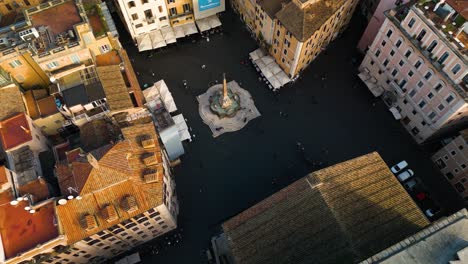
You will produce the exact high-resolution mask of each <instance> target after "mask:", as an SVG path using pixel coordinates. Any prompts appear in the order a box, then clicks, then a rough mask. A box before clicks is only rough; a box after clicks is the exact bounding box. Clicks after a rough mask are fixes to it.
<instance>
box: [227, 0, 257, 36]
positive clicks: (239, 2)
mask: <svg viewBox="0 0 468 264" xmlns="http://www.w3.org/2000/svg"><path fill="white" fill-rule="evenodd" d="M231 5H232V7H233V9H234V10H236V12H238V13H239V15H240V17H241V19H242V21H244V22H245V25H246V26H247V27H248V28H249V29H250V30H251V31H254V30H255V20H256V19H255V8H256V7H257V6H258V5H257V4H256V0H232V1H231Z"/></svg>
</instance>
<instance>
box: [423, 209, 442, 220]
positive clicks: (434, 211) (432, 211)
mask: <svg viewBox="0 0 468 264" xmlns="http://www.w3.org/2000/svg"><path fill="white" fill-rule="evenodd" d="M439 212H440V208H439V207H435V208H429V209H427V210H426V211H424V214H425V215H426V216H427V217H428V218H432V217H434V216H435V215H436V214H438V213H439Z"/></svg>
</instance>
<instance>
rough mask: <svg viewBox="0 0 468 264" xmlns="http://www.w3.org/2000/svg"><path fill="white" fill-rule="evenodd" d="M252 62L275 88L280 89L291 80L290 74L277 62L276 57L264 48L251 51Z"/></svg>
mask: <svg viewBox="0 0 468 264" xmlns="http://www.w3.org/2000/svg"><path fill="white" fill-rule="evenodd" d="M249 57H250V59H251V60H252V62H253V63H254V64H255V65H256V67H258V69H257V70H259V71H260V72H261V73H262V75H263V76H264V77H265V78H266V79H267V80H268V83H269V85H270V86H271V88H273V89H274V90H278V89H280V88H281V87H282V86H284V85H285V84H287V83H289V82H291V79H290V78H289V77H288V75H287V74H286V73H285V72H284V71H283V70H282V69H281V67H280V66H279V65H278V63H276V61H275V58H273V57H272V56H270V55H267V54H266V53H265V52H264V51H263V50H262V49H256V50H254V51H252V52H250V53H249Z"/></svg>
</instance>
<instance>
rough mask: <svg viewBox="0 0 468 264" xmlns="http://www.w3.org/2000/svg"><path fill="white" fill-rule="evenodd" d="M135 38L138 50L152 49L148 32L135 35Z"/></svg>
mask: <svg viewBox="0 0 468 264" xmlns="http://www.w3.org/2000/svg"><path fill="white" fill-rule="evenodd" d="M136 39H137V44H138V50H139V51H145V50H151V49H153V45H152V43H151V39H150V36H149V34H142V35H139V36H137V37H136Z"/></svg>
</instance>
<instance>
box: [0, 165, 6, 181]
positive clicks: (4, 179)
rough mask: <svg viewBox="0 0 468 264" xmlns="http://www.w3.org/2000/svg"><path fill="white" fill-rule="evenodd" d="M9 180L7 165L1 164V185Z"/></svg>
mask: <svg viewBox="0 0 468 264" xmlns="http://www.w3.org/2000/svg"><path fill="white" fill-rule="evenodd" d="M7 182H8V176H7V171H6V169H5V166H3V165H2V166H0V185H2V184H5V183H7Z"/></svg>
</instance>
